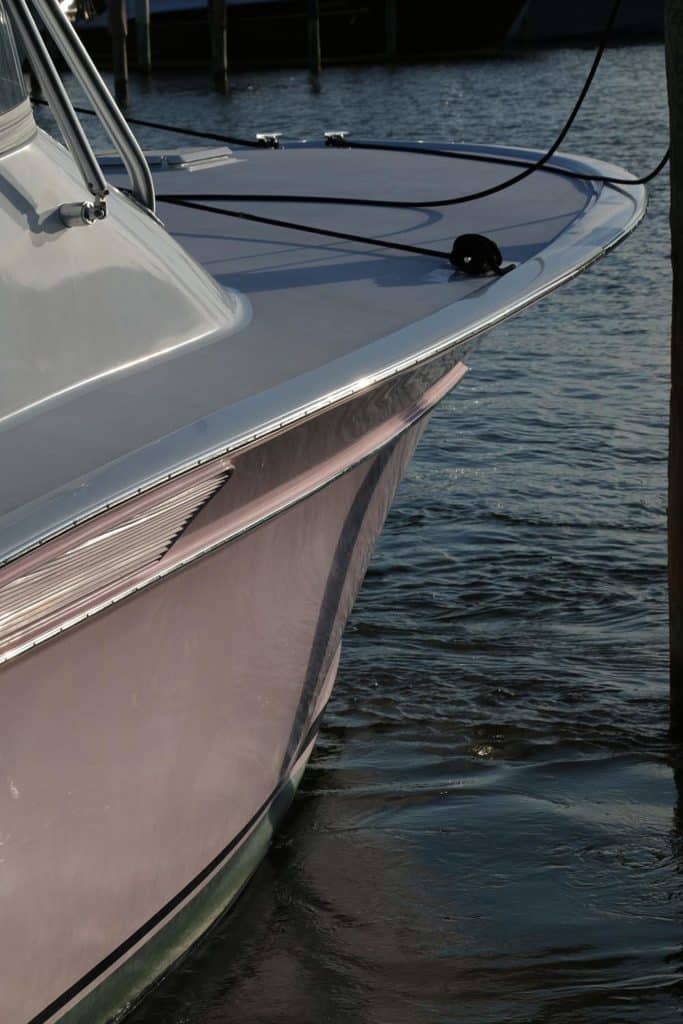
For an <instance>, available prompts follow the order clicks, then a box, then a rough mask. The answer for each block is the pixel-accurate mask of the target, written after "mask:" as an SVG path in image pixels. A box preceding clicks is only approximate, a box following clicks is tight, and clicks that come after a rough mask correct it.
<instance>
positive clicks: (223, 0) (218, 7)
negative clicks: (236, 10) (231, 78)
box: [209, 0, 228, 92]
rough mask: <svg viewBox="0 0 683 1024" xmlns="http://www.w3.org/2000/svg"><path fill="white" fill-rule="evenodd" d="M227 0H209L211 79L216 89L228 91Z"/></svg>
mask: <svg viewBox="0 0 683 1024" xmlns="http://www.w3.org/2000/svg"><path fill="white" fill-rule="evenodd" d="M226 7H227V0H209V27H210V31H211V80H212V83H213V87H214V89H217V90H218V92H226V90H227V88H228V25H227V11H226Z"/></svg>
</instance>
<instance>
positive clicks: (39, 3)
mask: <svg viewBox="0 0 683 1024" xmlns="http://www.w3.org/2000/svg"><path fill="white" fill-rule="evenodd" d="M14 2H23V0H14ZM32 4H33V6H34V7H35V9H36V10H37V11H38V13H39V14H40V17H41V20H42V21H43V22H44V24H45V27H46V28H47V29H48V31H49V32H50V34H51V36H52V38H53V39H54V41H55V43H56V44H57V46H58V47H59V50H60V52H61V54H62V56H63V58H64V60H65V61H66V63H67V64H68V65H69V68H70V69H71V71H72V73H73V74H74V76H75V77H76V78H77V79H78V82H79V84H80V86H81V88H82V89H83V91H84V92H85V93H86V95H87V96H88V98H89V99H90V102H91V103H92V105H93V107H94V108H95V111H96V112H97V115H98V117H99V119H100V121H101V122H102V126H103V127H104V129H105V131H106V132H107V135H108V136H109V138H110V139H111V141H112V144H113V146H114V148H115V149H116V150H118V152H119V154H120V156H121V159H122V160H123V163H124V165H125V167H126V170H127V171H128V174H129V176H130V180H131V185H132V192H133V195H134V197H135V198H136V199H137V200H138V201H139V202H140V203H142V204H143V206H146V207H147V208H148V209H149V210H150V211H151V212H152V213H154V212H155V207H156V203H155V198H154V182H153V181H152V174H151V171H150V169H149V165H148V163H147V161H146V160H145V157H144V155H143V152H142V150H141V149H140V146H139V145H138V142H137V139H136V138H135V136H134V135H133V133H132V132H131V130H130V128H129V127H128V125H127V123H126V120H125V118H124V116H123V114H122V113H121V111H120V110H119V108H118V107H117V105H116V102H115V101H114V98H113V97H112V95H111V93H110V92H109V90H108V89H107V87H106V85H105V84H104V82H103V81H102V79H101V77H100V75H99V72H98V70H97V68H96V67H95V65H94V64H93V62H92V60H91V59H90V56H89V54H88V52H87V50H86V49H85V47H84V46H83V43H82V42H81V40H80V39H79V38H78V36H77V35H76V32H75V30H74V28H73V27H72V25H71V23H70V21H69V19H68V18H67V17H66V15H65V14H64V12H63V11H62V10H61V8H60V7H59V4H58V3H57V0H32ZM48 98H49V97H48Z"/></svg>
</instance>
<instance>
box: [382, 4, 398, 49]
mask: <svg viewBox="0 0 683 1024" xmlns="http://www.w3.org/2000/svg"><path fill="white" fill-rule="evenodd" d="M384 27H385V37H386V58H387V60H388V61H390V62H391V63H392V64H393V63H394V62H395V61H396V60H398V11H397V9H396V0H384Z"/></svg>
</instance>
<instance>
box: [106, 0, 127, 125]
mask: <svg viewBox="0 0 683 1024" xmlns="http://www.w3.org/2000/svg"><path fill="white" fill-rule="evenodd" d="M109 31H110V32H111V56H112V67H113V69H114V93H115V96H116V99H117V101H118V103H119V104H120V105H121V106H122V107H125V106H126V105H127V103H128V54H127V53H126V35H127V34H128V18H127V16H126V0H109Z"/></svg>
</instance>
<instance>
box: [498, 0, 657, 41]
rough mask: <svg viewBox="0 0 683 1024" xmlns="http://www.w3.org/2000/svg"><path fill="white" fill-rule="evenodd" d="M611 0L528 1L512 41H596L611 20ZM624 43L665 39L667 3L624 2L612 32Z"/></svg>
mask: <svg viewBox="0 0 683 1024" xmlns="http://www.w3.org/2000/svg"><path fill="white" fill-rule="evenodd" d="M610 7H611V0H573V2H572V3H571V4H558V3H553V2H552V0H526V3H525V4H524V8H523V10H522V11H521V12H520V13H519V16H518V17H517V19H516V20H515V22H514V23H513V25H512V27H511V29H510V35H509V41H510V42H512V43H518V44H524V45H532V44H536V43H547V44H552V43H558V42H579V43H581V42H586V41H587V40H591V39H595V38H597V37H598V36H599V35H600V34H601V33H602V30H603V27H604V25H605V22H606V20H607V18H608V16H609V12H610ZM612 34H613V37H614V38H615V39H620V40H622V41H627V40H631V41H633V42H642V41H643V40H648V39H663V38H664V0H622V3H621V6H620V9H619V13H618V15H617V18H616V22H615V25H614V28H613V30H612Z"/></svg>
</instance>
